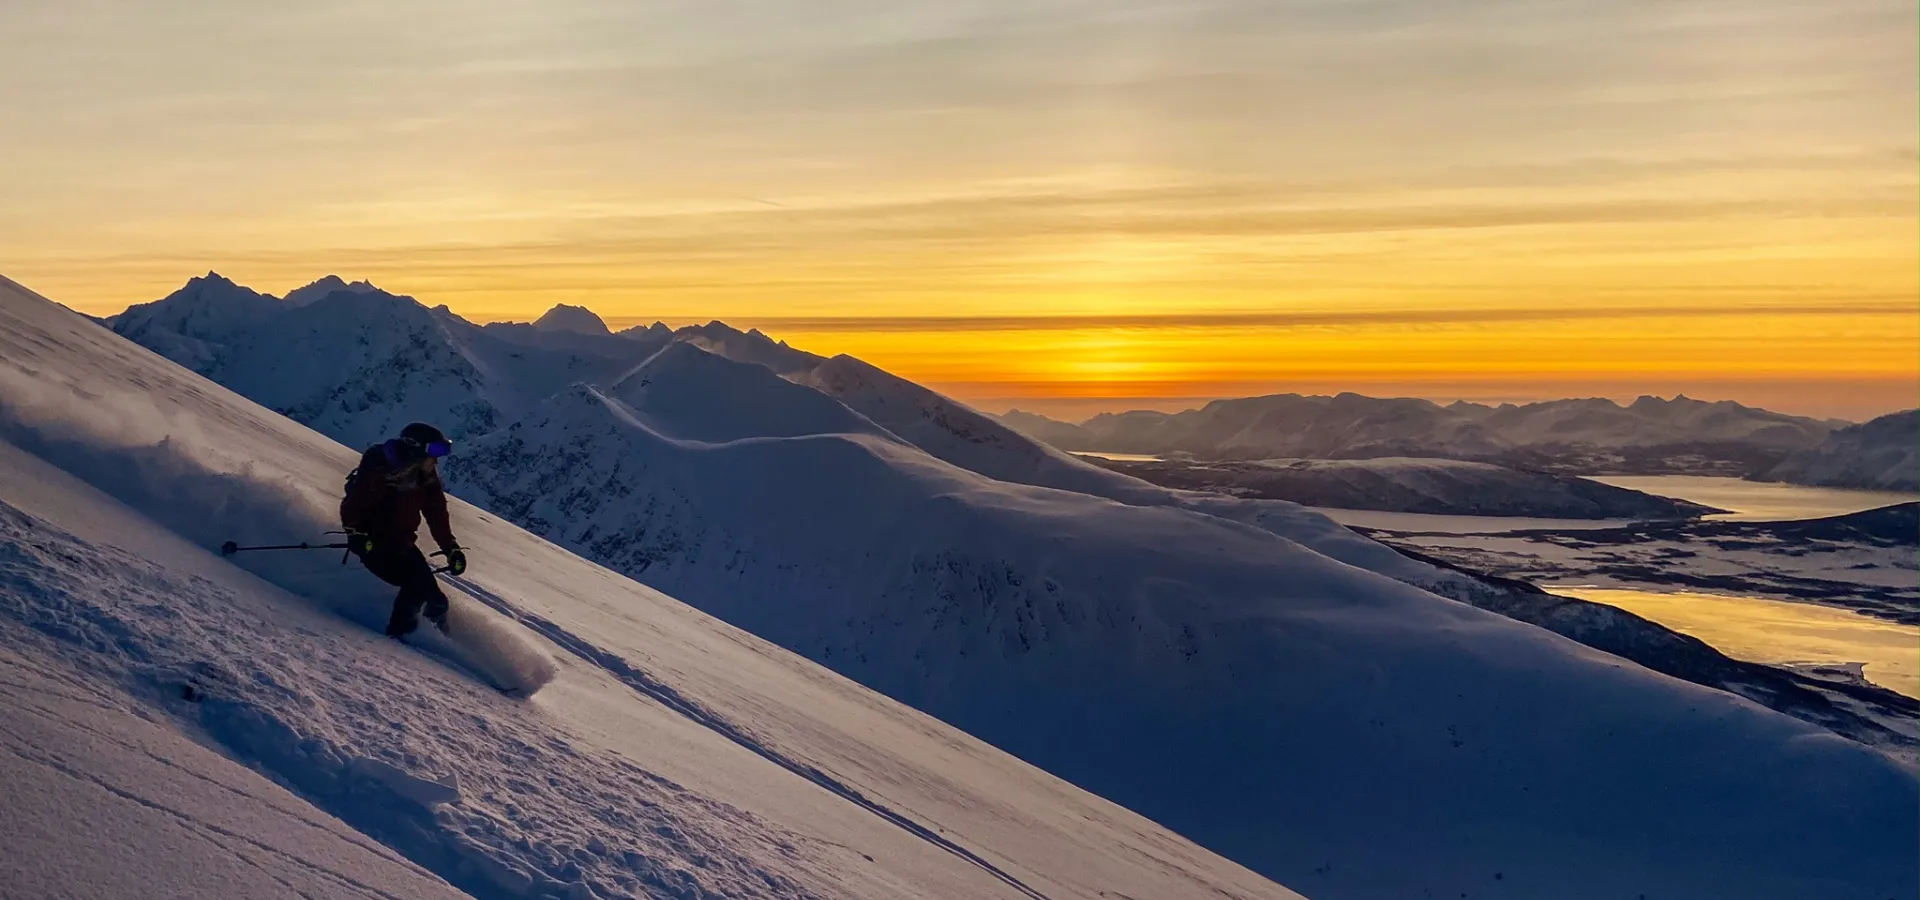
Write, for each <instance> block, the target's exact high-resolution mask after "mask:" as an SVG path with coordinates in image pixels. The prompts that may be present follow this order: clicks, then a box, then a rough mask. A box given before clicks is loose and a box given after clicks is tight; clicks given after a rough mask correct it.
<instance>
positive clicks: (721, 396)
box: [608, 341, 899, 443]
mask: <svg viewBox="0 0 1920 900" xmlns="http://www.w3.org/2000/svg"><path fill="white" fill-rule="evenodd" d="M608 394H609V395H611V396H614V397H618V398H619V399H620V400H621V401H623V402H624V403H626V405H627V407H628V408H629V409H631V410H633V411H635V412H636V413H638V414H639V415H640V417H641V419H642V420H644V421H646V422H647V423H648V424H649V425H650V426H651V427H652V428H653V430H655V431H657V432H660V433H662V434H666V435H669V436H671V437H675V438H679V439H682V440H689V441H706V442H709V443H720V442H725V441H735V440H740V439H741V438H750V437H795V436H798V435H805V434H866V435H873V436H875V437H882V438H886V439H888V440H896V441H897V440H899V438H897V437H895V436H894V435H893V434H891V433H889V432H888V431H887V430H886V429H885V428H882V427H880V426H879V425H877V424H875V423H874V422H873V421H871V420H869V419H867V418H866V417H865V416H862V415H860V414H859V413H857V412H854V411H853V410H851V409H848V408H847V407H846V406H845V405H844V404H842V403H840V402H839V401H836V400H835V399H833V398H832V397H829V396H826V395H825V394H822V393H820V392H819V391H816V390H813V389H811V388H807V387H803V386H801V385H798V384H794V383H792V382H789V381H786V380H783V379H781V378H780V377H779V376H776V375H774V374H773V373H772V372H771V371H768V370H767V369H766V368H764V367H762V366H758V365H755V364H752V363H742V362H736V361H734V360H731V359H728V358H726V357H724V356H718V355H715V354H712V353H709V352H707V351H705V350H701V349H700V348H698V347H695V346H694V345H692V344H689V343H682V342H677V341H676V342H674V343H672V344H669V345H667V347H666V348H665V349H663V350H661V351H660V352H659V353H657V354H655V355H654V356H653V357H652V358H650V359H648V360H647V361H646V362H645V363H644V364H642V365H641V366H639V367H638V368H635V369H634V370H633V371H632V372H631V373H629V374H627V375H626V376H625V377H623V378H621V379H620V381H618V382H616V383H615V384H614V385H613V386H612V388H611V389H609V390H608Z"/></svg>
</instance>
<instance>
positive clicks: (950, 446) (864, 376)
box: [795, 354, 1166, 502]
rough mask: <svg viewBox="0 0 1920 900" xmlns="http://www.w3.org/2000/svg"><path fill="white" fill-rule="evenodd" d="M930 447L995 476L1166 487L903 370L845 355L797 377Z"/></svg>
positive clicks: (1085, 486)
mask: <svg viewBox="0 0 1920 900" xmlns="http://www.w3.org/2000/svg"><path fill="white" fill-rule="evenodd" d="M795 380H797V381H799V382H800V383H802V384H806V385H809V386H811V387H814V388H816V389H818V390H819V391H820V392H822V393H824V394H826V395H828V396H830V397H833V398H834V399H837V400H839V401H840V402H841V403H844V404H846V405H847V406H848V407H850V408H851V409H853V410H854V411H856V412H858V413H860V414H862V415H864V416H866V417H867V418H868V419H871V420H873V421H874V422H876V423H878V424H880V425H881V426H883V427H885V428H886V429H887V430H889V431H891V432H893V433H894V434H897V435H899V436H900V437H902V438H904V439H906V440H907V441H909V442H911V443H912V444H913V445H914V446H916V447H919V448H920V449H922V450H925V451H926V452H928V453H930V454H933V455H934V456H935V457H937V458H939V459H943V460H946V461H947V462H950V463H952V464H954V465H956V466H959V467H960V468H963V469H966V470H968V471H971V472H977V473H979V474H981V475H985V476H987V477H988V478H992V479H995V480H997V481H1010V482H1013V483H1015V484H1033V485H1041V486H1044V487H1054V488H1060V489H1061V490H1068V491H1079V492H1081V493H1087V494H1093V495H1095V496H1100V497H1110V498H1113V499H1116V500H1123V501H1134V502H1166V501H1165V498H1164V495H1165V493H1166V492H1165V491H1161V490H1158V489H1155V488H1154V487H1152V486H1151V485H1148V484H1146V483H1144V482H1141V481H1140V480H1138V479H1135V478H1131V477H1128V476H1125V475H1120V474H1117V473H1114V472H1109V471H1107V470H1105V469H1102V468H1100V467H1098V466H1095V465H1091V464H1089V463H1087V462H1086V461H1085V460H1081V459H1078V458H1076V457H1073V456H1069V455H1068V454H1065V453H1062V452H1060V451H1059V450H1055V449H1054V448H1052V447H1049V446H1047V445H1045V444H1041V443H1038V442H1036V441H1034V440H1032V439H1030V438H1027V437H1025V436H1023V435H1021V434H1019V433H1018V432H1015V431H1013V430H1012V429H1010V428H1008V427H1006V426H1005V425H1002V424H1000V423H998V422H996V421H994V420H993V419H991V418H989V417H988V416H986V415H985V414H983V413H979V412H976V411H974V410H973V409H971V408H968V407H967V406H965V405H963V404H961V403H957V402H955V401H953V400H951V399H948V398H947V397H943V396H941V395H940V394H937V393H935V392H933V391H930V390H928V389H926V388H924V387H921V386H920V385H917V384H914V383H913V382H911V381H908V380H906V379H904V378H901V377H900V376H898V375H895V374H893V373H891V372H888V371H886V370H884V369H880V368H878V367H875V366H873V365H870V364H868V363H866V362H862V361H861V360H858V359H855V358H854V357H851V356H846V355H844V354H843V355H840V356H836V357H834V358H832V359H829V360H826V361H825V362H822V363H821V364H820V365H818V366H816V367H815V368H813V369H812V370H811V371H809V372H807V373H806V374H805V375H803V376H800V377H798V378H796V379H795Z"/></svg>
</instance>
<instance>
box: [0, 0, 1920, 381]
mask: <svg viewBox="0 0 1920 900" xmlns="http://www.w3.org/2000/svg"><path fill="white" fill-rule="evenodd" d="M108 5H109V6H112V7H113V9H112V10H110V11H109V10H104V9H95V10H92V11H91V12H87V11H79V10H76V9H75V8H72V7H67V6H59V5H54V4H49V3H38V2H29V3H27V4H25V5H8V6H7V7H6V8H5V9H4V10H0V30H4V31H5V32H6V33H8V34H10V35H15V36H16V40H15V41H14V44H15V46H16V48H17V50H16V52H13V53H10V54H9V56H8V57H7V58H6V59H4V60H0V90H4V91H5V92H6V94H7V96H9V97H10V98H15V99H14V100H13V101H12V102H13V103H14V104H15V105H14V107H13V109H14V112H15V115H14V116H13V117H12V122H11V125H10V131H9V139H8V141H6V142H4V143H0V198H4V199H5V201H6V202H5V203H4V204H0V270H4V271H5V272H6V274H8V275H9V276H11V277H13V278H15V279H17V280H20V281H22V282H23V283H25V284H27V285H29V286H30V287H33V288H35V289H36V290H38V291H40V292H42V293H44V294H46V295H48V296H50V297H53V298H55V299H59V300H61V301H63V302H65V303H67V304H68V305H70V306H73V307H75V308H77V309H80V310H82V311H86V312H91V313H96V314H105V313H112V312H117V311H119V310H120V309H122V308H124V307H126V306H127V305H128V304H130V303H135V302H143V301H146V300H152V299H156V298H158V297H160V296H163V295H165V294H166V293H168V292H169V291H171V290H172V289H174V288H176V287H178V286H179V284H180V283H181V282H182V281H184V280H185V279H186V278H187V277H188V276H190V275H195V274H200V273H203V272H205V271H207V270H208V269H214V270H218V271H219V272H221V273H222V274H225V275H227V276H229V277H232V278H234V279H235V280H237V281H240V282H241V283H243V284H247V285H249V286H251V287H254V288H256V289H258V290H263V291H270V292H274V293H283V292H285V291H286V290H288V289H290V288H293V287H296V286H298V285H300V284H303V283H305V282H308V281H311V280H313V279H315V278H317V277H319V276H320V275H323V274H327V273H338V274H340V275H342V276H345V277H348V278H353V279H360V278H366V279H371V280H372V281H373V282H375V283H376V284H378V285H380V286H382V287H384V288H386V289H388V290H391V291H394V292H396V293H404V294H410V295H412V296H415V297H417V298H419V299H420V300H422V301H423V302H426V303H428V304H429V305H439V304H446V305H447V306H449V307H450V308H452V309H453V310H454V311H455V312H458V313H460V314H461V315H464V316H467V317H469V318H472V319H475V320H479V321H487V320H499V319H512V320H530V319H532V318H535V317H537V316H538V315H539V314H540V313H541V312H542V311H544V310H545V309H546V308H548V307H550V306H551V305H553V304H555V303H561V302H565V303H574V304H581V305H586V306H589V307H591V308H593V309H595V310H596V311H598V312H599V313H601V314H602V315H603V316H605V317H607V318H608V319H609V320H612V321H616V322H625V323H633V322H651V321H653V320H655V319H661V320H665V321H668V322H669V323H673V324H685V323H688V322H695V321H700V322H704V321H707V320H709V319H721V320H724V321H727V322H728V323H730V324H733V325H736V326H738V327H760V328H762V329H763V330H765V331H767V332H768V333H769V334H772V335H773V336H775V337H778V338H782V339H785V340H787V341H789V342H790V343H792V344H794V345H795V346H799V347H802V348H805V349H809V350H812V351H814V352H818V353H823V354H833V353H843V352H844V353H851V354H853V355H856V356H860V357H862V358H864V359H867V360H869V361H871V362H873V363H875V364H877V365H880V366H883V367H885V368H888V369H890V370H893V371H896V372H898V373H899V374H902V375H905V376H907V377H909V378H913V379H916V380H919V381H923V382H926V383H928V384H930V385H932V386H935V387H937V388H940V389H942V390H946V391H949V392H951V393H953V394H954V395H955V396H957V397H959V398H961V399H963V400H967V401H969V402H973V403H976V404H979V405H981V406H982V407H984V408H988V409H994V410H997V409H1001V408H1005V407H1008V406H1021V407H1023V408H1029V409H1039V410H1041V411H1057V412H1073V413H1080V412H1093V411H1099V410H1102V409H1117V408H1126V407H1130V406H1157V407H1160V408H1178V407H1181V406H1185V405H1192V403H1194V402H1198V401H1200V400H1204V399H1207V398H1212V397H1219V396H1233V395H1246V394H1257V393H1274V392H1287V391H1295V392H1301V393H1328V392H1338V391H1342V390H1353V391H1359V392H1363V393H1374V394H1395V395H1410V396H1427V397H1433V398H1436V399H1442V400H1445V399H1454V398H1462V397H1466V398H1474V399H1500V400H1507V399H1511V400H1528V399H1543V398H1548V397H1557V396H1568V395H1573V396H1589V395H1598V396H1615V397H1631V396H1634V395H1636V394H1639V393H1656V394H1662V395H1671V394H1673V393H1675V392H1686V393H1689V394H1690V395H1693V396H1698V397H1703V398H1707V399H1718V398H1730V399H1737V400H1741V401H1743V402H1749V403H1755V404H1759V405H1769V406H1773V407H1776V408H1780V409H1783V410H1785V411H1790V412H1804V413H1809V414H1818V415H1836V416H1849V417H1855V418H1861V417H1866V416H1870V415H1874V414H1877V413H1879V412H1885V411H1888V410H1891V409H1895V408H1900V407H1903V406H1912V405H1915V402H1916V393H1920V301H1917V300H1916V298H1917V297H1920V227H1917V226H1916V199H1917V196H1920V179H1917V178H1916V165H1917V160H1920V156H1917V155H1916V130H1917V129H1920V122H1917V121H1916V113H1915V110H1916V97H1917V94H1916V82H1917V81H1920V77H1917V72H1916V63H1915V56H1916V49H1915V41H1916V39H1915V34H1916V21H1915V10H1914V8H1913V6H1912V4H1911V3H1898V2H1883V0H1840V2H1835V3H1826V4H1807V3H1798V2H1792V3H1790V2H1786V0H1760V2H1757V3H1756V2H1734V0H1706V2H1692V3H1686V4H1678V5H1674V4H1656V3H1643V2H1624V3H1597V2H1595V3H1567V4H1518V3H1512V2H1494V0H1485V2H1476V3H1471V4H1464V5H1455V6H1450V7H1448V8H1447V9H1446V10H1445V11H1444V15H1443V11H1441V10H1437V9H1434V8H1432V7H1430V6H1429V5H1427V4H1424V3H1417V2H1414V0H1389V2H1385V3H1380V4H1364V5H1353V4H1329V3H1306V2H1302V3H1286V4H1265V3H1254V2H1251V0H1247V2H1229V3H1225V4H1209V5H1206V6H1204V7H1194V6H1192V5H1188V4H1173V3H1167V4H1156V3H1129V4H1093V3H1072V2H1058V3H1041V4H1037V5H1036V4H1010V3H1007V4H1003V3H993V2H984V0H973V2H968V3H961V4H936V3H932V2H927V3H906V4H899V5H897V6H894V7H892V8H891V9H890V10H888V11H887V12H886V13H885V14H877V13H876V12H875V11H874V10H872V9H869V8H867V7H864V6H860V5H858V4H851V3H841V2H826V3H822V4H818V5H808V6H807V7H806V8H805V11H804V12H803V11H801V8H800V7H792V8H788V7H785V6H782V5H778V4H749V5H746V6H715V7H711V8H708V7H696V6H688V7H684V8H675V9H649V8H643V7H640V6H638V5H631V4H616V3H611V2H588V0H568V2H560V3H554V4H545V5H541V6H540V7H539V8H537V9H536V8H535V7H533V6H521V5H510V4H492V3H481V4H474V5H472V7H471V8H465V9H458V10H455V9H451V8H446V7H441V6H433V5H426V4H416V3H411V2H401V3H395V4H388V5H359V4H345V3H318V4H313V5H311V6H310V7H307V8H303V10H302V11H301V12H298V13H294V12H288V11H273V10H264V9H260V8H258V5H256V4H241V3H237V2H234V3H213V4H205V5H200V6H196V8H195V9H194V10H192V11H182V10H179V9H175V8H172V7H171V6H170V5H161V6H166V7H167V8H164V9H163V8H161V6H155V5H150V4H136V3H126V4H108ZM110 13H111V14H110Z"/></svg>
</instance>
